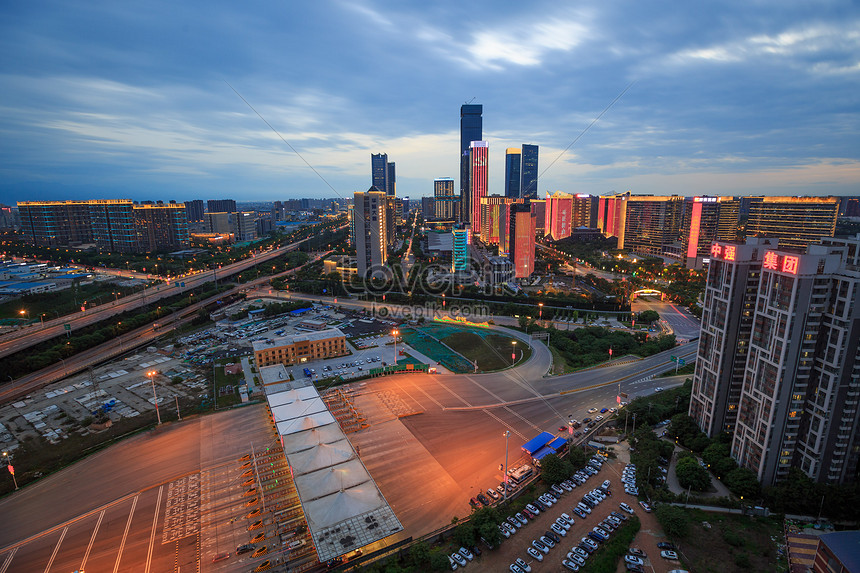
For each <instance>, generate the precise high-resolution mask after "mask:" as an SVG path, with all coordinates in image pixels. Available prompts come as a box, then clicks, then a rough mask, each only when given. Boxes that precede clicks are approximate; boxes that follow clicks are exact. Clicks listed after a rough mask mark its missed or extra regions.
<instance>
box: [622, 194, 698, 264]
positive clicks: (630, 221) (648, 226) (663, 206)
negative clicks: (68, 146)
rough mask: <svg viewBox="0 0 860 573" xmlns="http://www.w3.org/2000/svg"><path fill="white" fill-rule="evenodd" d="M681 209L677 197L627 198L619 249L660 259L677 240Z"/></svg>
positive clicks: (635, 196) (681, 203) (681, 205)
mask: <svg viewBox="0 0 860 573" xmlns="http://www.w3.org/2000/svg"><path fill="white" fill-rule="evenodd" d="M683 206H684V198H683V197H680V196H677V195H672V196H670V197H666V196H664V197H656V196H650V195H631V196H630V198H629V199H628V200H627V220H626V223H625V228H624V247H623V248H625V249H629V250H631V251H633V252H636V253H642V254H645V255H656V256H660V255H662V254H663V252H664V251H665V250H666V248H667V247H668V246H669V245H671V244H672V243H674V242H675V241H677V240H678V236H679V234H680V232H681V214H682V213H683ZM620 242H621V241H620V239H619V243H620ZM619 248H622V247H621V245H620V244H619Z"/></svg>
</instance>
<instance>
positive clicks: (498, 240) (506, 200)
mask: <svg viewBox="0 0 860 573" xmlns="http://www.w3.org/2000/svg"><path fill="white" fill-rule="evenodd" d="M525 202H526V200H525V199H519V198H514V197H502V196H501V195H490V196H489V197H482V198H481V222H480V235H481V241H482V242H483V243H484V244H486V245H499V253H500V254H507V252H508V230H509V229H508V227H509V221H510V206H511V205H513V204H515V203H525Z"/></svg>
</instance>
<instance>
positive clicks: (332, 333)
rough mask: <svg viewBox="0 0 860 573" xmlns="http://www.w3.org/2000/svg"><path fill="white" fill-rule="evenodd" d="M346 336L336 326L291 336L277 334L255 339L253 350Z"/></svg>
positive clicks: (257, 350)
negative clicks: (276, 335) (274, 336)
mask: <svg viewBox="0 0 860 573" xmlns="http://www.w3.org/2000/svg"><path fill="white" fill-rule="evenodd" d="M340 336H342V337H344V338H345V337H346V335H345V334H344V333H343V332H341V331H340V329H338V328H327V329H325V330H318V331H317V332H303V333H301V334H295V335H293V336H279V337H277V338H267V339H265V340H257V341H256V342H254V352H259V351H260V350H267V349H269V348H278V347H281V346H289V345H290V344H296V343H297V342H314V341H316V340H327V339H329V338H337V337H340Z"/></svg>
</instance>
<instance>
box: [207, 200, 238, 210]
mask: <svg viewBox="0 0 860 573" xmlns="http://www.w3.org/2000/svg"><path fill="white" fill-rule="evenodd" d="M206 210H207V211H208V212H210V213H235V212H236V200H235V199H209V200H208V201H206Z"/></svg>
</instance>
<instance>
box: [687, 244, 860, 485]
mask: <svg viewBox="0 0 860 573" xmlns="http://www.w3.org/2000/svg"><path fill="white" fill-rule="evenodd" d="M771 244H773V243H772V242H771ZM739 247H740V245H739V244H730V243H719V242H717V243H714V245H713V246H712V253H711V264H710V269H709V276H708V288H707V290H706V301H705V305H706V310H708V312H707V315H705V314H703V320H702V333H703V336H702V341H700V345H699V348H700V351H699V353H700V355H701V359H702V370H703V373H702V375H701V376H700V375H698V374H697V375H696V377H695V379H694V394H695V395H696V398H695V399H691V404H690V414H691V416H692V417H693V418H694V419H696V420H697V421H698V422H699V423H700V427H702V428H703V430H708V429H709V430H710V433H712V434H713V433H714V432H718V431H722V430H724V429H727V428H728V429H731V418H732V416H733V414H731V413H729V412H730V409H731V408H732V406H734V405H735V402H736V411H737V414H736V416H735V424H734V428H733V432H732V445H731V453H732V456H733V457H734V458H735V460H737V462H738V464H739V465H741V466H742V467H747V468H749V469H751V470H753V471H754V472H755V473H756V475H757V476H758V479H759V480H760V481H761V482H762V483H763V484H765V485H769V484H772V483H774V482H776V481H778V480H781V479H784V478H785V477H786V476H787V475H788V471H789V469H790V468H792V467H797V468H799V469H801V470H802V471H803V472H804V473H805V474H806V475H808V476H809V477H810V478H812V479H813V480H815V481H819V482H828V483H845V482H848V481H851V480H854V479H856V475H857V465H858V458H860V428H858V420H860V417H858V402H860V302H858V301H860V236H858V237H856V238H852V239H833V238H824V239H822V244H820V245H819V244H812V245H810V246H809V247H808V249H807V251H806V252H804V253H799V252H797V251H796V250H786V249H782V248H779V249H777V248H768V246H767V245H765V244H764V243H759V244H758V245H756V244H755V243H752V244H747V245H745V247H749V249H745V250H744V251H743V252H741V251H739ZM738 257H741V259H743V260H742V261H741V265H746V264H748V265H749V267H750V269H752V270H755V269H756V268H758V269H759V272H758V278H757V280H756V277H755V276H751V277H749V278H747V279H746V280H747V284H746V285H744V284H743V280H744V279H743V277H741V276H740V275H742V274H743V272H744V269H743V267H742V266H736V265H735V262H736V261H737V260H738ZM723 263H725V264H723ZM750 274H751V275H754V274H755V273H753V272H750ZM733 275H734V276H737V277H739V280H733V279H732V276H733ZM721 288H722V289H723V293H722V294H720V289H721ZM741 288H743V290H744V292H743V293H739V292H738V293H735V294H734V295H733V296H728V295H730V294H732V292H731V291H732V290H737V289H741ZM718 294H720V296H721V298H722V299H723V300H722V301H719V300H718V299H719V298H720V297H718ZM723 303H725V304H723ZM723 309H725V312H722V311H723ZM732 322H735V323H737V327H736V328H737V333H736V334H735V333H734V332H732V331H730V330H728V329H723V328H722V327H721V324H724V323H725V324H731V323H732ZM744 324H749V332H748V333H747V332H746V329H745V328H744ZM721 335H722V336H726V337H728V336H733V337H735V338H734V339H733V340H729V341H728V342H727V343H723V342H722V341H721V340H720V336H721ZM711 338H713V340H711ZM720 348H728V349H729V351H724V352H723V353H722V356H721V355H720V353H719V352H717V350H719V349H720ZM737 349H745V353H746V356H745V358H743V360H742V361H743V366H744V368H743V377H742V381H741V385H740V393H739V395H738V396H737V400H735V397H734V396H733V393H735V392H736V386H737V380H736V379H730V380H729V382H728V388H727V389H719V388H717V385H718V384H720V383H722V384H726V383H727V382H726V376H729V374H726V373H724V372H722V370H723V369H726V368H730V367H731V368H732V369H734V368H735V367H736V366H737V364H738V360H739V358H740V357H739V356H738V354H739V353H738V352H737V351H736V350H737ZM732 352H734V353H735V359H734V360H730V359H731V357H732ZM709 372H713V373H714V375H711V374H709ZM732 375H734V373H732ZM720 393H723V394H725V395H726V398H725V399H722V398H721V397H720V396H719V394H720ZM709 395H710V396H716V398H714V399H712V400H707V399H702V397H703V396H704V397H706V398H707V396H709ZM721 410H722V411H721ZM721 420H722V422H721ZM721 426H722V427H721Z"/></svg>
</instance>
